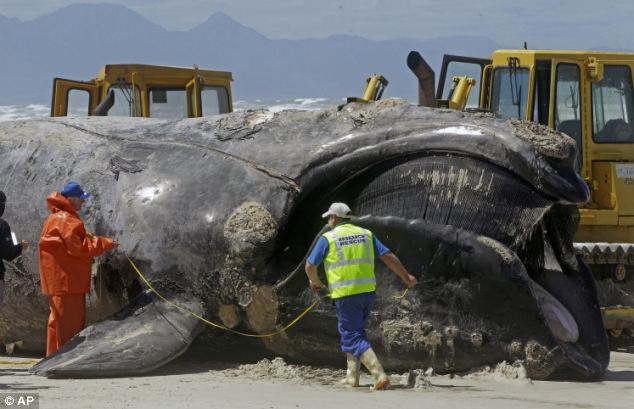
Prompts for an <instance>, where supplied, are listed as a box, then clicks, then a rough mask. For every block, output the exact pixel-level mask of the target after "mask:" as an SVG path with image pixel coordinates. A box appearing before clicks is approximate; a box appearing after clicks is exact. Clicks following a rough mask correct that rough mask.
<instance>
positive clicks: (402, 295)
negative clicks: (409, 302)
mask: <svg viewBox="0 0 634 409" xmlns="http://www.w3.org/2000/svg"><path fill="white" fill-rule="evenodd" d="M408 291H409V288H406V289H405V291H403V294H401V295H393V296H392V297H394V298H396V299H397V300H400V299H401V298H403V297H405V294H407V292H408Z"/></svg>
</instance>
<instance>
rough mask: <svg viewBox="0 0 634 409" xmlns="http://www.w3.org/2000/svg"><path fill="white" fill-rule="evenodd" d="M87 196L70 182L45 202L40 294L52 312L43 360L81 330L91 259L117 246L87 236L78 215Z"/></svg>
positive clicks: (101, 239) (108, 240)
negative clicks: (44, 295) (42, 294)
mask: <svg viewBox="0 0 634 409" xmlns="http://www.w3.org/2000/svg"><path fill="white" fill-rule="evenodd" d="M89 196H90V195H89V194H88V193H86V192H84V191H83V190H82V188H81V186H79V185H78V184H77V183H75V182H69V183H67V184H66V186H64V188H63V189H62V191H61V192H54V193H52V194H51V195H50V196H49V197H48V198H46V202H47V205H48V208H49V209H50V211H51V214H50V215H49V216H48V217H47V218H46V220H45V221H44V228H43V229H42V236H41V238H40V279H41V283H42V292H43V293H44V294H46V295H48V300H49V305H50V308H51V314H50V316H49V318H48V333H47V340H46V341H47V342H46V356H49V355H51V354H52V353H54V352H55V351H57V349H59V348H60V347H61V346H62V345H64V343H66V342H67V341H68V340H69V339H71V338H72V337H73V336H74V335H75V334H77V333H78V332H79V331H81V330H82V329H83V328H84V325H85V319H86V293H88V292H90V270H91V268H90V266H91V263H92V258H93V257H96V256H99V255H101V254H102V253H104V252H105V251H107V250H110V249H112V248H115V247H117V246H118V245H119V244H118V243H117V242H116V241H115V240H113V239H111V238H108V237H99V236H92V235H90V234H88V233H87V232H86V229H85V227H84V223H83V222H82V221H81V219H80V218H79V214H78V212H79V210H81V207H82V205H83V204H84V201H85V200H86V199H87V198H88V197H89Z"/></svg>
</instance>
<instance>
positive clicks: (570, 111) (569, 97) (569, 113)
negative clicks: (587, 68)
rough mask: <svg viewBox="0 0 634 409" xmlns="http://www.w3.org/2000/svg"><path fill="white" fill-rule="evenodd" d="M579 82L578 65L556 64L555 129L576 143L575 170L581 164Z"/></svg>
mask: <svg viewBox="0 0 634 409" xmlns="http://www.w3.org/2000/svg"><path fill="white" fill-rule="evenodd" d="M580 96H581V82H580V72H579V66H578V65H576V64H567V63H562V64H558V65H557V78H556V86H555V129H556V130H558V131H561V132H563V133H565V134H566V135H568V136H570V137H571V138H573V139H574V140H575V142H576V143H577V152H578V153H577V170H579V169H580V168H581V165H582V162H581V161H582V159H583V157H582V155H581V149H582V144H581V106H580Z"/></svg>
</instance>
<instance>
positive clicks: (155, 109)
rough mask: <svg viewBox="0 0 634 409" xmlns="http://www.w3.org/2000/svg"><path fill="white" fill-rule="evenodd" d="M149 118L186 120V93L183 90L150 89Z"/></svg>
mask: <svg viewBox="0 0 634 409" xmlns="http://www.w3.org/2000/svg"><path fill="white" fill-rule="evenodd" d="M150 117H152V118H187V93H186V92H185V90H184V89H164V88H153V89H150Z"/></svg>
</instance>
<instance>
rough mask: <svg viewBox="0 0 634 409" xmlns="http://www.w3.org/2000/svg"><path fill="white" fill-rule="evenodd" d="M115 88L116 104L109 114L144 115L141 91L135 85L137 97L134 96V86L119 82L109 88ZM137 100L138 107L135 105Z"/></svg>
mask: <svg viewBox="0 0 634 409" xmlns="http://www.w3.org/2000/svg"><path fill="white" fill-rule="evenodd" d="M109 90H114V96H115V99H114V105H113V106H112V108H110V110H108V116H143V115H142V113H141V91H140V90H139V88H138V87H135V89H134V91H135V94H136V95H135V98H132V87H131V86H130V85H128V84H117V85H113V86H111V87H110V88H109ZM134 101H136V109H135V106H134Z"/></svg>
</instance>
